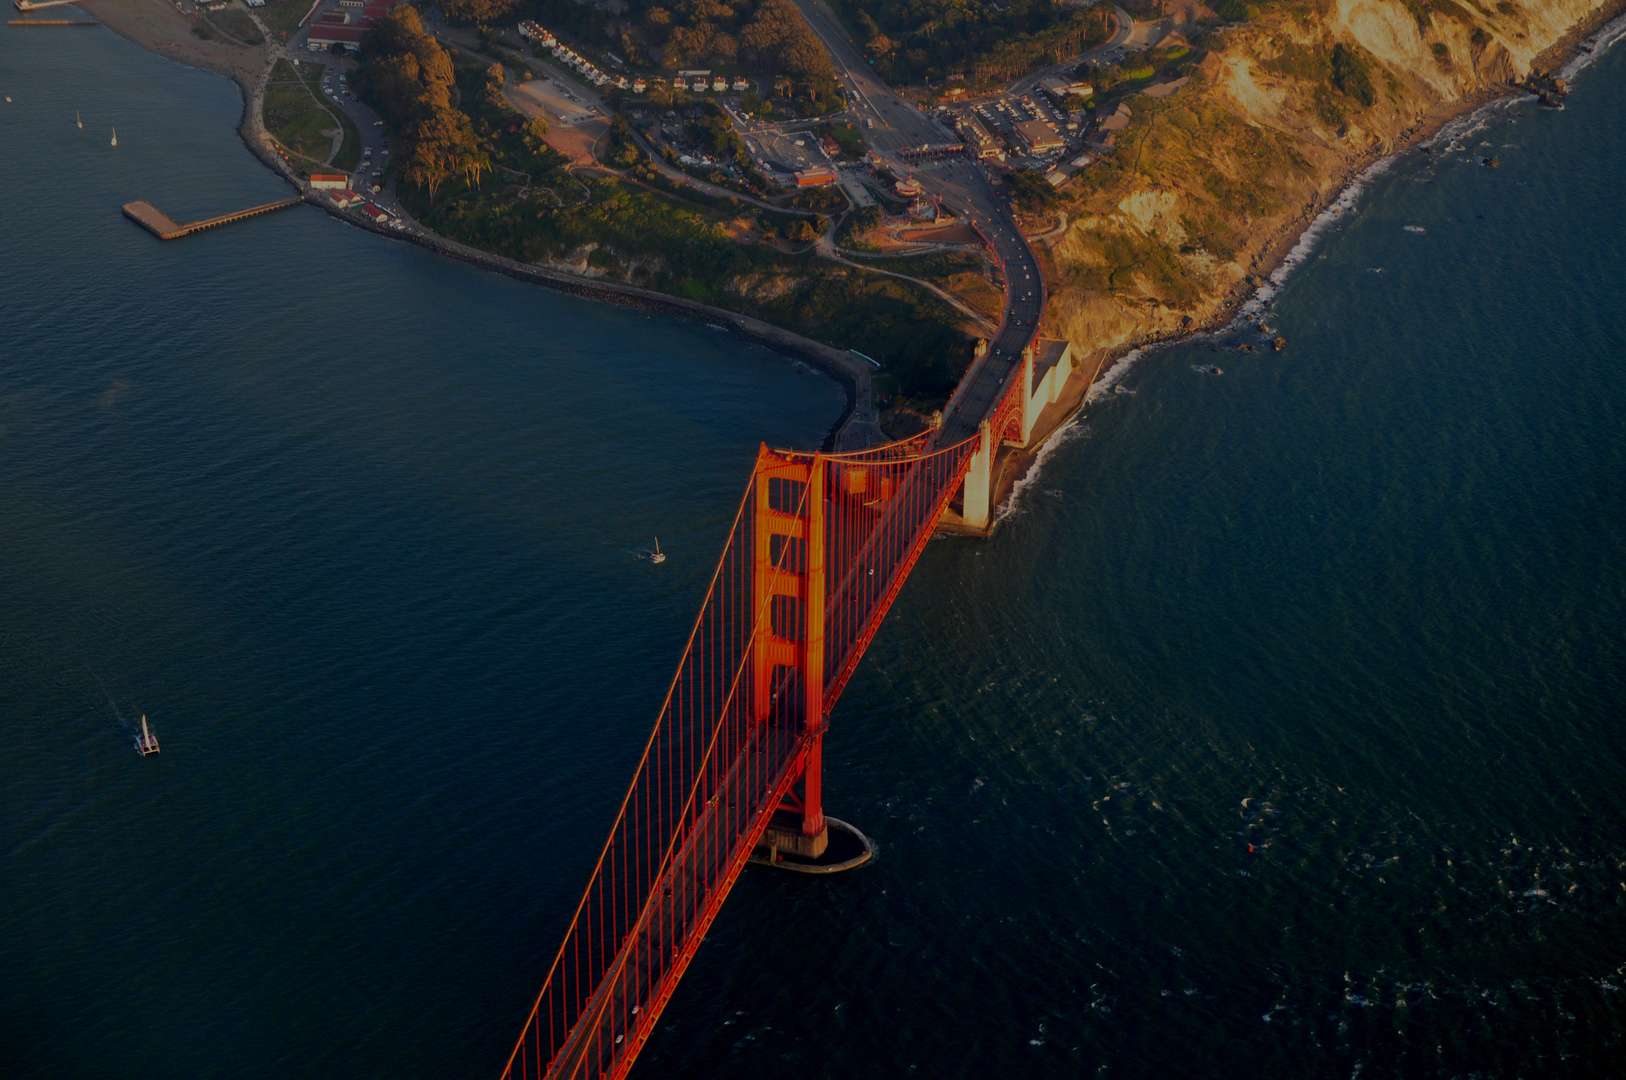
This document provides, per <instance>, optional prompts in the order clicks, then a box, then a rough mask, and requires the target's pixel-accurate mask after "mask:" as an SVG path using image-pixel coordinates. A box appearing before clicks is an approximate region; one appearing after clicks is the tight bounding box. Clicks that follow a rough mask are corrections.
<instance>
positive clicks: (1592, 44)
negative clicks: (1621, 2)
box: [1558, 15, 1626, 82]
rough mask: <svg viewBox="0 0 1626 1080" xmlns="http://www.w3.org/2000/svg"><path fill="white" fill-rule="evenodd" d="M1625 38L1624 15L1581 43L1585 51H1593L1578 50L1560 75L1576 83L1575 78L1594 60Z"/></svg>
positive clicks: (1625, 22)
mask: <svg viewBox="0 0 1626 1080" xmlns="http://www.w3.org/2000/svg"><path fill="white" fill-rule="evenodd" d="M1623 38H1626V15H1622V16H1620V17H1619V18H1617V19H1615V20H1614V21H1613V22H1610V23H1608V24H1607V25H1605V26H1604V27H1603V29H1601V30H1599V31H1598V32H1597V33H1595V34H1593V35H1592V36H1591V37H1589V38H1587V39H1586V40H1585V41H1583V42H1581V44H1582V46H1584V49H1591V50H1592V51H1591V52H1586V51H1584V49H1582V50H1577V51H1576V54H1575V56H1574V58H1573V59H1571V60H1570V62H1569V63H1567V64H1565V65H1564V66H1563V68H1561V69H1560V70H1559V72H1558V74H1559V75H1560V76H1562V77H1563V78H1565V79H1568V80H1569V81H1570V82H1574V81H1575V76H1577V75H1579V74H1580V73H1581V72H1583V71H1585V70H1586V69H1587V68H1589V67H1591V66H1592V62H1593V61H1594V60H1596V59H1597V58H1598V57H1600V56H1602V55H1603V54H1604V53H1605V52H1608V51H1609V50H1610V49H1611V48H1613V47H1614V46H1615V45H1616V44H1617V43H1619V42H1620V41H1621V39H1623Z"/></svg>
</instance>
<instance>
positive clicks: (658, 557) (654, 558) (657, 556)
mask: <svg viewBox="0 0 1626 1080" xmlns="http://www.w3.org/2000/svg"><path fill="white" fill-rule="evenodd" d="M649 561H650V562H655V563H661V562H665V561H666V556H665V555H663V554H662V553H661V538H660V537H658V536H657V537H655V552H654V554H652V555H650V557H649Z"/></svg>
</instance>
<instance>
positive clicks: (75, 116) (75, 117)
mask: <svg viewBox="0 0 1626 1080" xmlns="http://www.w3.org/2000/svg"><path fill="white" fill-rule="evenodd" d="M73 122H74V123H76V124H78V125H79V130H80V131H83V130H85V122H84V121H83V120H81V119H79V110H78V109H75V110H73Z"/></svg>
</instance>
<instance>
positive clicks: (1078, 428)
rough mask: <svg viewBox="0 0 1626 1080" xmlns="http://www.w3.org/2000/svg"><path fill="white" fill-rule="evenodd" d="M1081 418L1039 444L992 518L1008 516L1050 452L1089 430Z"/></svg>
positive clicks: (1087, 399)
mask: <svg viewBox="0 0 1626 1080" xmlns="http://www.w3.org/2000/svg"><path fill="white" fill-rule="evenodd" d="M1135 351H1136V352H1139V351H1140V350H1139V349H1137V350H1135ZM1122 363H1123V361H1119V364H1122ZM1116 367H1117V365H1114V370H1116ZM1107 374H1108V375H1111V374H1112V372H1111V371H1109V372H1107ZM1096 385H1097V386H1099V385H1100V384H1099V383H1097V384H1096ZM1094 392H1095V387H1091V388H1090V393H1088V394H1085V395H1084V402H1085V404H1089V402H1090V399H1091V395H1093V394H1094ZM1082 420H1083V417H1082V416H1078V417H1074V418H1073V419H1071V420H1069V421H1067V423H1065V424H1063V425H1062V426H1061V427H1059V428H1057V429H1056V430H1055V431H1053V432H1051V433H1050V437H1049V438H1048V439H1046V440H1045V441H1044V442H1042V443H1040V444H1039V452H1038V454H1036V455H1035V456H1034V458H1033V464H1032V465H1030V466H1028V471H1027V475H1026V476H1023V477H1022V478H1021V479H1020V480H1018V481H1017V482H1016V483H1014V484H1012V485H1011V493H1010V495H1009V496H1007V497H1006V499H1005V501H1004V502H1003V503H1001V504H1000V505H999V507H998V508H997V509H995V511H994V520H995V521H996V522H997V521H1003V520H1004V519H1005V518H1007V517H1009V516H1010V513H1011V511H1012V510H1014V509H1015V508H1016V504H1017V502H1018V501H1019V500H1020V499H1021V497H1022V493H1023V492H1024V491H1026V490H1027V489H1028V488H1030V487H1032V486H1033V485H1034V484H1035V483H1037V482H1038V480H1039V474H1040V473H1041V472H1043V471H1044V464H1045V462H1047V461H1049V460H1050V455H1051V454H1054V453H1055V452H1056V451H1057V450H1058V449H1059V448H1060V447H1062V446H1065V445H1066V444H1067V443H1069V442H1072V441H1073V440H1074V439H1075V438H1077V437H1078V436H1080V435H1082V434H1084V433H1085V432H1087V431H1089V426H1088V425H1087V424H1084V423H1082Z"/></svg>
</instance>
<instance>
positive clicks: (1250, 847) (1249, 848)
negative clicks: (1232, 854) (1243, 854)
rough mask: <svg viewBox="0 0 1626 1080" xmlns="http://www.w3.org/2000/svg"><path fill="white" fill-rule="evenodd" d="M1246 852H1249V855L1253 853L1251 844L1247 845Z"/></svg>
mask: <svg viewBox="0 0 1626 1080" xmlns="http://www.w3.org/2000/svg"><path fill="white" fill-rule="evenodd" d="M1248 854H1250V855H1251V854H1253V845H1252V844H1249V845H1248Z"/></svg>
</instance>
